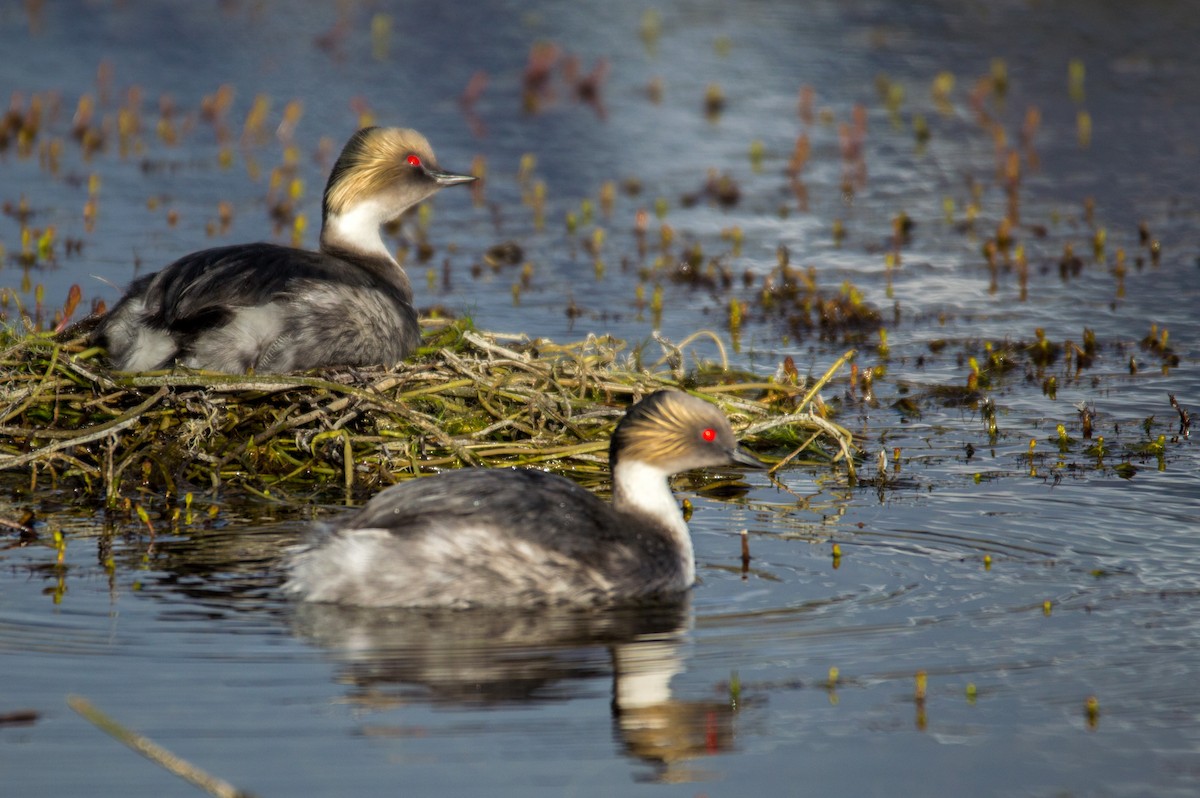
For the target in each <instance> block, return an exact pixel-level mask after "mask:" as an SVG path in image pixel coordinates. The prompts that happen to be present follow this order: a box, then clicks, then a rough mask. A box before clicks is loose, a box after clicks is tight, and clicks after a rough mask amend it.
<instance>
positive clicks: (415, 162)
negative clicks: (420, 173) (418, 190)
mask: <svg viewBox="0 0 1200 798" xmlns="http://www.w3.org/2000/svg"><path fill="white" fill-rule="evenodd" d="M408 165H409V166H420V165H421V159H420V158H419V157H417V156H416V155H410V156H408Z"/></svg>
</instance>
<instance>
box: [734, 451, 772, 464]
mask: <svg viewBox="0 0 1200 798" xmlns="http://www.w3.org/2000/svg"><path fill="white" fill-rule="evenodd" d="M729 459H730V460H732V461H733V462H735V463H737V464H738V465H744V466H747V467H748V468H770V466H769V465H767V464H766V463H764V462H763V461H762V460H759V459H758V458H757V457H755V456H754V455H753V454H751V453H750V450H749V449H747V448H746V447H744V446H736V447H734V448H733V449H730V450H729Z"/></svg>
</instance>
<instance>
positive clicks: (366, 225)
mask: <svg viewBox="0 0 1200 798" xmlns="http://www.w3.org/2000/svg"><path fill="white" fill-rule="evenodd" d="M402 210H403V209H402ZM399 215H400V213H399V212H397V211H396V209H395V207H394V206H391V207H389V206H385V205H384V203H382V202H380V201H379V200H377V199H370V200H366V201H364V202H359V203H356V204H354V205H351V206H350V207H349V208H348V209H347V210H345V211H343V212H342V213H336V214H334V213H331V214H329V216H328V217H327V218H326V219H325V228H324V229H323V230H322V231H321V246H322V247H326V246H330V245H333V246H337V247H340V248H342V249H347V250H350V251H351V252H357V253H360V254H363V255H370V256H372V257H383V258H387V259H388V260H393V258H392V253H390V252H388V248H387V246H385V245H384V243H383V236H382V235H380V233H379V228H380V227H381V226H382V225H383V223H384V222H386V221H388V220H389V219H395V218H396V217H397V216H399Z"/></svg>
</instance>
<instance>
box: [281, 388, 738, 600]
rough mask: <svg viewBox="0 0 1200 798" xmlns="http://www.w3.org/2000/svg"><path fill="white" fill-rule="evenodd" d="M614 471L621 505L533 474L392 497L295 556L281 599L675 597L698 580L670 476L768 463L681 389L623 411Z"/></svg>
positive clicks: (463, 478) (462, 474)
mask: <svg viewBox="0 0 1200 798" xmlns="http://www.w3.org/2000/svg"><path fill="white" fill-rule="evenodd" d="M655 442H657V443H658V444H659V445H658V446H655ZM611 462H612V467H613V503H612V504H608V503H606V502H603V501H601V500H600V499H598V498H596V497H595V496H594V495H592V494H591V493H589V492H588V491H586V490H584V489H583V488H581V487H579V486H578V485H576V484H574V483H573V482H570V481H569V480H566V479H563V478H562V477H557V476H553V475H551V474H547V473H545V472H542V471H533V470H528V469H504V470H486V469H465V470H461V471H451V472H446V473H443V474H439V475H436V476H433V477H426V478H421V479H417V480H413V481H411V482H406V483H402V484H399V485H395V486H392V487H390V488H388V489H386V490H384V491H383V492H382V493H380V494H379V495H378V496H376V497H375V498H374V499H372V500H371V501H370V502H369V503H368V504H367V505H366V506H365V507H364V508H363V509H362V510H360V511H359V512H358V513H356V514H355V515H353V516H350V517H349V518H347V519H345V520H344V521H342V522H340V523H338V524H337V525H336V526H335V527H330V528H324V529H323V530H321V531H320V532H318V533H317V535H316V536H315V537H314V539H313V540H312V541H310V542H309V543H308V544H307V545H306V546H304V547H302V548H301V549H299V550H298V551H296V552H295V553H293V555H292V557H291V560H290V563H289V567H290V577H289V580H288V583H287V586H286V589H287V591H288V592H290V593H292V594H294V595H297V596H299V597H301V598H305V599H308V600H311V601H328V602H337V603H342V604H348V605H360V606H425V607H459V606H472V605H508V606H512V605H535V604H558V603H563V604H596V603H604V602H612V601H628V600H641V599H648V598H655V597H666V596H669V595H673V594H676V593H678V592H680V591H682V590H686V589H687V588H688V587H689V586H691V584H692V582H693V581H694V579H695V564H694V561H693V554H692V544H691V537H690V535H689V533H688V530H687V526H686V524H685V523H684V521H683V516H682V514H681V513H680V511H679V506H678V505H677V504H676V502H675V499H674V497H673V496H672V495H671V490H670V487H669V485H668V484H667V477H668V476H669V475H670V474H673V473H676V472H678V471H683V470H688V469H692V468H700V467H704V466H712V465H724V464H729V463H742V464H744V465H751V466H761V465H762V464H761V463H760V462H759V461H758V460H757V459H755V458H754V457H753V456H751V455H749V454H748V453H746V452H745V451H744V450H742V449H740V448H739V447H738V445H737V441H736V440H735V439H734V436H733V431H732V430H731V429H730V427H729V422H728V421H727V420H726V418H725V417H724V415H723V414H722V413H721V412H720V411H719V410H717V408H715V407H713V406H712V405H711V404H709V403H707V402H705V401H703V400H701V399H698V398H696V397H692V396H689V395H687V394H683V393H680V392H678V391H660V392H658V393H655V394H652V395H651V396H649V397H647V398H646V399H644V400H643V401H642V402H640V403H638V404H637V405H635V406H634V407H633V408H631V409H630V410H629V411H628V412H627V413H626V415H625V417H624V418H623V419H622V421H621V423H620V424H619V425H618V428H617V432H616V433H615V434H614V437H613V451H612V458H611Z"/></svg>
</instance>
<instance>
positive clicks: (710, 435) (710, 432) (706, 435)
mask: <svg viewBox="0 0 1200 798" xmlns="http://www.w3.org/2000/svg"><path fill="white" fill-rule="evenodd" d="M700 437H701V438H703V439H704V440H705V441H706V442H707V443H712V442H713V441H715V440H716V439H717V431H716V430H715V429H713V428H712V427H706V428H705V430H704V432H701V433H700Z"/></svg>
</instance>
